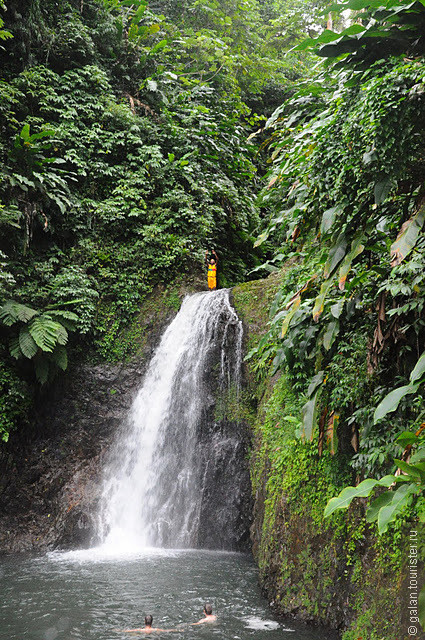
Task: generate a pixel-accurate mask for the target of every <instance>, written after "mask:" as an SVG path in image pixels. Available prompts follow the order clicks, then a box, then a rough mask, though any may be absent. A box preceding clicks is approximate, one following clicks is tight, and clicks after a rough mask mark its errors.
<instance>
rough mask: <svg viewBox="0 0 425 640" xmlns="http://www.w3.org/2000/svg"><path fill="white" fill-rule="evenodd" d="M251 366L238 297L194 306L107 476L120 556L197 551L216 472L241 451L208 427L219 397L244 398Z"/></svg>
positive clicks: (150, 381) (111, 527)
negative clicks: (243, 379) (245, 363)
mask: <svg viewBox="0 0 425 640" xmlns="http://www.w3.org/2000/svg"><path fill="white" fill-rule="evenodd" d="M241 361H242V323H241V322H240V321H239V319H238V318H237V315H236V313H235V311H234V309H233V308H232V306H231V304H230V302H229V292H228V291H227V290H220V291H216V292H213V293H211V292H208V293H198V294H194V295H192V296H188V297H186V298H185V300H184V302H183V304H182V307H181V309H180V311H179V313H178V314H177V316H176V318H175V319H174V320H173V322H172V323H171V324H170V325H169V327H168V328H167V329H166V331H165V333H164V335H163V337H162V339H161V342H160V344H159V346H158V348H157V350H156V352H155V354H154V356H153V358H152V360H151V363H150V365H149V368H148V370H147V373H146V375H145V378H144V381H143V384H142V387H141V388H140V390H139V392H138V395H137V397H136V399H135V401H134V404H133V407H132V409H131V411H130V415H129V418H128V420H127V422H126V424H125V425H124V427H125V429H123V430H122V431H121V433H120V434H119V437H118V439H117V442H116V444H115V447H114V451H113V455H112V459H111V461H110V463H109V465H108V468H107V469H106V470H105V480H104V489H103V495H102V499H101V512H100V529H101V532H100V538H101V540H102V541H103V544H104V545H107V546H109V547H111V548H116V549H117V550H131V549H133V550H134V549H140V548H143V547H146V546H159V547H162V546H168V547H170V546H172V547H176V548H177V547H180V548H185V547H193V546H197V544H198V530H199V526H200V519H201V512H203V511H204V510H205V502H209V501H211V500H210V497H209V496H208V497H206V492H207V487H206V483H207V482H208V478H210V477H211V466H214V465H215V466H216V467H217V469H218V465H219V464H221V465H223V461H224V458H225V457H226V455H227V458H228V459H229V460H230V458H231V457H232V456H234V451H235V450H236V449H237V448H238V446H239V445H238V442H237V441H236V440H234V439H233V436H230V437H229V434H223V433H221V434H220V433H211V431H209V428H210V427H209V425H208V424H207V425H205V422H208V420H209V421H211V420H212V419H213V418H212V417H211V416H212V415H213V412H212V411H211V407H213V405H214V398H213V389H216V388H220V389H221V391H222V392H223V391H224V390H225V389H230V387H231V386H232V385H233V387H235V388H236V389H238V388H239V386H240V371H241ZM202 433H203V435H202ZM226 451H227V454H226V453H225V452H226ZM229 455H230V458H229ZM217 473H218V471H217V472H215V475H217ZM223 499H224V500H226V497H224V498H223ZM223 508H225V505H224V506H223ZM210 520H211V517H210ZM218 520H219V518H218ZM207 538H208V536H207Z"/></svg>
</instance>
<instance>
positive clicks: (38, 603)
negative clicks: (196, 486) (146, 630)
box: [0, 551, 333, 640]
mask: <svg viewBox="0 0 425 640" xmlns="http://www.w3.org/2000/svg"><path fill="white" fill-rule="evenodd" d="M206 601H208V602H211V603H212V605H213V607H214V612H215V613H217V616H218V620H217V622H216V623H214V624H207V625H201V626H195V627H193V626H190V624H189V623H191V622H195V621H197V620H199V619H200V618H201V617H202V608H203V604H204V602H206ZM149 613H150V614H152V615H153V616H154V626H158V627H162V628H173V627H179V628H180V629H181V630H179V631H174V632H170V633H161V634H152V635H150V636H149V637H158V636H160V637H161V638H170V639H173V640H174V639H175V640H181V639H183V638H187V639H188V640H195V639H196V640H210V639H211V640H218V639H220V638H226V639H235V640H244V639H245V638H255V639H256V640H266V639H267V640H278V639H279V640H328V638H329V636H328V635H327V633H326V632H325V631H323V630H321V629H315V628H311V627H305V626H300V625H299V624H296V623H294V622H292V621H288V622H282V621H280V620H278V619H277V618H275V617H274V616H273V614H272V612H271V610H270V609H269V607H268V604H267V602H266V601H265V600H264V599H263V597H262V596H261V593H260V591H259V588H258V584H257V570H256V567H255V565H254V564H253V562H252V560H251V558H250V557H249V556H245V555H241V554H230V553H216V552H201V551H176V552H172V551H171V552H170V551H167V552H164V551H151V552H146V553H145V554H142V555H140V554H139V555H137V556H132V557H120V558H117V557H111V556H108V555H105V554H103V553H101V552H96V551H89V552H74V553H56V552H55V553H52V554H48V555H47V556H37V557H21V556H13V557H7V558H3V559H1V560H0V638H1V640H123V639H125V638H127V640H134V638H140V637H146V635H144V634H143V635H142V634H140V633H136V634H127V633H122V632H119V631H116V629H125V628H134V627H140V626H143V619H144V615H145V614H149ZM332 640H333V639H332Z"/></svg>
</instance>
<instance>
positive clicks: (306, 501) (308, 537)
mask: <svg viewBox="0 0 425 640" xmlns="http://www.w3.org/2000/svg"><path fill="white" fill-rule="evenodd" d="M296 271H297V268H291V267H289V268H287V269H286V270H283V271H282V272H280V274H278V275H276V276H274V278H275V279H274V280H273V278H268V279H267V280H265V281H264V282H256V283H246V284H244V285H241V286H240V287H237V288H236V289H235V290H234V300H235V307H236V309H237V311H238V313H239V315H240V317H242V319H243V320H244V324H245V326H246V328H247V330H248V339H247V349H248V350H250V349H253V348H255V347H256V346H258V344H259V342H260V340H261V338H262V336H264V335H265V332H266V330H267V325H268V321H269V307H270V305H271V304H272V302H273V299H274V297H275V295H276V292H277V290H279V288H282V287H283V288H285V287H286V286H287V283H288V282H289V283H290V282H291V278H292V279H294V278H295V279H296V276H297V274H296ZM262 286H263V287H264V291H262ZM288 286H289V285H288ZM344 345H345V346H344ZM344 349H345V351H344ZM366 356H367V341H366V338H365V333H364V332H363V333H359V332H358V333H357V334H355V335H354V334H353V336H350V335H349V334H347V339H346V341H345V343H344V344H343V345H342V348H341V350H339V351H338V352H336V356H335V359H334V361H332V363H331V366H330V368H329V375H328V378H327V381H326V386H327V388H326V393H327V394H328V395H329V401H330V402H333V403H334V404H335V407H337V408H338V407H341V408H342V410H344V408H345V407H346V406H348V409H350V410H351V407H350V406H349V404H350V402H351V403H353V398H354V397H355V398H356V399H357V398H360V399H361V397H363V396H364V397H367V396H368V393H369V391H370V389H369V387H370V384H371V380H370V378H368V377H367V375H366V373H367V372H366V367H365V364H364V363H365V362H366ZM261 357H262V356H261ZM259 362H260V357H259V356H257V354H254V356H253V357H252V358H251V359H250V360H249V361H248V362H247V368H248V373H249V375H248V378H249V385H250V387H249V392H250V394H251V397H253V398H256V400H257V403H258V407H257V413H256V418H255V420H254V421H253V422H251V424H253V447H252V451H251V456H250V468H251V480H252V487H253V494H254V497H255V499H256V505H255V519H256V521H255V523H254V528H253V530H254V531H255V532H256V539H255V540H254V551H255V555H256V559H257V562H258V565H259V569H260V577H261V582H262V584H263V587H264V588H265V590H266V591H267V592H268V595H269V597H270V598H271V599H273V600H274V601H275V603H276V606H277V608H278V610H279V611H280V612H281V613H284V614H285V613H292V614H295V615H297V616H301V617H304V618H306V619H315V620H317V621H321V622H324V623H327V624H331V625H334V626H341V625H342V624H345V625H347V626H348V627H349V628H348V629H347V631H346V632H345V635H344V640H358V638H362V640H383V639H384V638H385V640H400V637H399V636H400V620H401V611H402V605H401V596H400V590H401V589H400V584H401V581H402V578H403V572H404V563H405V554H404V547H403V540H404V541H405V540H406V539H407V534H406V526H408V523H409V514H408V513H406V518H405V523H404V528H403V525H402V524H399V525H397V526H395V527H394V528H393V529H391V531H390V532H389V533H388V534H386V535H385V536H382V537H378V536H377V535H376V531H375V527H374V526H370V525H368V524H367V523H366V522H365V519H364V504H362V503H357V504H353V505H352V506H351V507H350V509H349V510H348V511H345V512H342V511H339V512H337V513H334V514H333V515H332V517H331V518H329V519H324V517H323V512H324V508H325V506H326V504H327V502H328V500H329V498H330V497H333V496H334V495H336V494H337V493H338V492H339V491H340V490H341V489H342V488H343V487H345V486H346V485H348V484H352V482H353V469H352V467H351V465H350V456H349V455H348V454H344V453H341V452H338V454H337V455H332V454H331V452H330V451H329V450H328V449H326V448H325V449H324V451H323V453H322V455H321V456H319V453H318V446H317V439H314V440H313V442H303V441H302V439H301V438H300V433H301V428H300V427H301V408H302V406H303V404H304V402H305V398H304V397H303V396H302V395H301V394H300V393H298V392H297V391H296V389H297V388H299V386H300V385H299V384H298V383H296V384H294V371H292V372H291V374H290V373H289V372H288V371H285V369H282V368H281V370H280V373H279V375H278V376H274V377H273V378H271V377H270V363H267V362H266V363H265V369H264V371H263V370H261V368H260V366H259ZM295 374H296V371H295ZM344 376H346V377H347V380H346V379H345V377H344ZM356 401H357V400H356ZM397 527H399V528H400V529H399V530H397Z"/></svg>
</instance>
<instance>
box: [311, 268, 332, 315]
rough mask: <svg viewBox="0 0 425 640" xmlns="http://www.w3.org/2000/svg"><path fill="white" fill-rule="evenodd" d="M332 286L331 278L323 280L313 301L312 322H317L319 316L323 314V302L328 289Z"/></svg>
mask: <svg viewBox="0 0 425 640" xmlns="http://www.w3.org/2000/svg"><path fill="white" fill-rule="evenodd" d="M331 286H332V278H329V279H328V280H325V282H323V283H322V286H321V287H320V293H319V295H318V296H317V298H316V300H315V301H314V307H313V320H314V321H316V322H317V320H318V319H319V317H320V316H321V314H322V313H323V309H324V308H325V300H326V296H327V295H328V292H329V289H330V288H331Z"/></svg>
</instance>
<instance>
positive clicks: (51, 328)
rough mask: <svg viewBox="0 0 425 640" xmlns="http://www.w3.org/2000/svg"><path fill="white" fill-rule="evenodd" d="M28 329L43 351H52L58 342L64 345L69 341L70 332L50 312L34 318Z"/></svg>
mask: <svg viewBox="0 0 425 640" xmlns="http://www.w3.org/2000/svg"><path fill="white" fill-rule="evenodd" d="M28 329H29V332H30V334H31V335H32V337H33V338H34V340H35V342H36V344H37V345H38V346H39V347H40V349H41V350H42V351H48V352H50V353H51V352H52V351H53V349H54V348H55V346H56V345H57V344H61V345H64V344H66V343H67V342H68V332H67V330H66V329H65V327H64V326H63V325H61V324H60V323H59V322H55V321H54V320H52V319H51V318H50V317H49V316H48V314H43V315H41V316H37V317H36V318H34V319H33V320H32V321H31V322H30V324H29V326H28Z"/></svg>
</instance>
